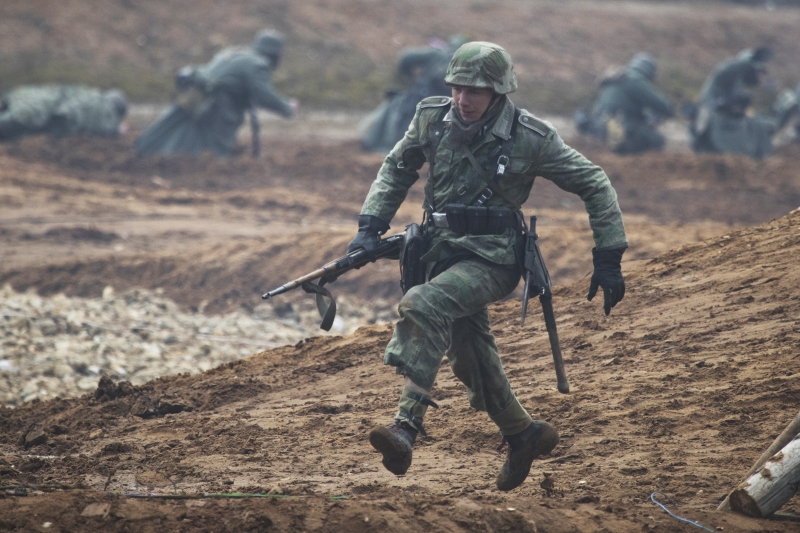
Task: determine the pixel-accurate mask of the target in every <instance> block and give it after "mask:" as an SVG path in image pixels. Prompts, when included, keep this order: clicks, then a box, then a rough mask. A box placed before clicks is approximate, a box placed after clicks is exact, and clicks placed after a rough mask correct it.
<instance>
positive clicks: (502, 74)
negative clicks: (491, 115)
mask: <svg viewBox="0 0 800 533" xmlns="http://www.w3.org/2000/svg"><path fill="white" fill-rule="evenodd" d="M444 82H445V83H446V84H447V85H460V86H463V87H478V88H486V89H492V90H493V91H494V92H496V93H497V94H508V93H513V92H514V91H516V90H517V76H516V74H514V65H513V64H512V62H511V56H510V55H508V52H506V51H505V49H504V48H503V47H502V46H499V45H496V44H494V43H487V42H481V41H475V42H471V43H467V44H465V45H462V46H461V47H460V48H459V49H458V50H456V51H455V53H454V54H453V58H452V59H451V60H450V64H449V65H448V66H447V74H446V75H445V77H444Z"/></svg>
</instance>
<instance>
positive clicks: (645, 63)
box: [628, 52, 658, 81]
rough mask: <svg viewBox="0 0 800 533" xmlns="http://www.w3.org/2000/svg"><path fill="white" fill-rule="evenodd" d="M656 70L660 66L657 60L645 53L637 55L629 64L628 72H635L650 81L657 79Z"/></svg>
mask: <svg viewBox="0 0 800 533" xmlns="http://www.w3.org/2000/svg"><path fill="white" fill-rule="evenodd" d="M656 68H658V64H657V63H656V60H655V58H654V57H653V56H651V55H650V54H648V53H645V52H641V53H638V54H636V55H635V56H633V59H631V62H630V63H628V70H635V71H636V72H638V73H639V74H641V75H642V76H644V77H645V78H647V79H648V80H650V81H653V80H654V79H656Z"/></svg>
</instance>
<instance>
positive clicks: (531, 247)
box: [520, 217, 569, 394]
mask: <svg viewBox="0 0 800 533" xmlns="http://www.w3.org/2000/svg"><path fill="white" fill-rule="evenodd" d="M538 239H539V235H537V234H536V217H531V225H530V228H529V229H528V232H527V234H526V235H525V260H524V265H523V271H522V274H523V276H524V277H525V289H524V292H523V293H522V320H521V321H520V326H524V325H525V315H526V314H527V313H528V298H529V297H531V296H538V297H539V302H541V304H542V313H543V314H544V324H545V327H546V328H547V336H548V337H549V338H550V349H551V350H552V352H553V363H555V367H556V378H557V379H558V392H560V393H562V394H566V393H568V392H569V381H567V374H566V372H565V371H564V361H563V359H562V358H561V344H560V343H559V342H558V330H557V329H556V315H555V313H554V312H553V293H552V292H551V290H550V273H549V272H547V267H546V266H545V265H544V259H543V258H542V251H541V250H539V243H537V242H536V241H537V240H538Z"/></svg>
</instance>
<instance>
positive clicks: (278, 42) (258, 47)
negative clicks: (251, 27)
mask: <svg viewBox="0 0 800 533" xmlns="http://www.w3.org/2000/svg"><path fill="white" fill-rule="evenodd" d="M253 49H254V50H255V51H256V52H258V53H259V54H261V55H262V56H267V57H280V55H281V54H282V53H283V36H282V35H281V34H280V33H279V32H277V31H275V30H261V31H260V32H258V33H257V34H256V40H255V41H253Z"/></svg>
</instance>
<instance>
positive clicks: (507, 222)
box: [429, 204, 522, 235]
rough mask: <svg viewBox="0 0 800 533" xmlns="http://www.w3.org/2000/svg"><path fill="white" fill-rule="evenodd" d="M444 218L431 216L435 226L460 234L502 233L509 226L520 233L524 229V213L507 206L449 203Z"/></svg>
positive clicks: (445, 208)
mask: <svg viewBox="0 0 800 533" xmlns="http://www.w3.org/2000/svg"><path fill="white" fill-rule="evenodd" d="M444 214H445V217H444V219H445V220H446V224H442V223H441V220H442V218H441V216H431V217H430V218H429V220H431V221H433V225H434V226H435V227H447V228H450V230H451V231H453V232H455V233H457V234H459V235H502V234H503V233H505V231H506V230H507V229H508V228H512V229H513V230H514V231H515V232H517V233H519V232H520V231H521V230H522V215H521V214H520V212H519V211H512V210H511V209H509V208H507V207H490V206H472V205H470V206H467V205H462V204H447V205H446V206H445V207H444Z"/></svg>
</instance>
